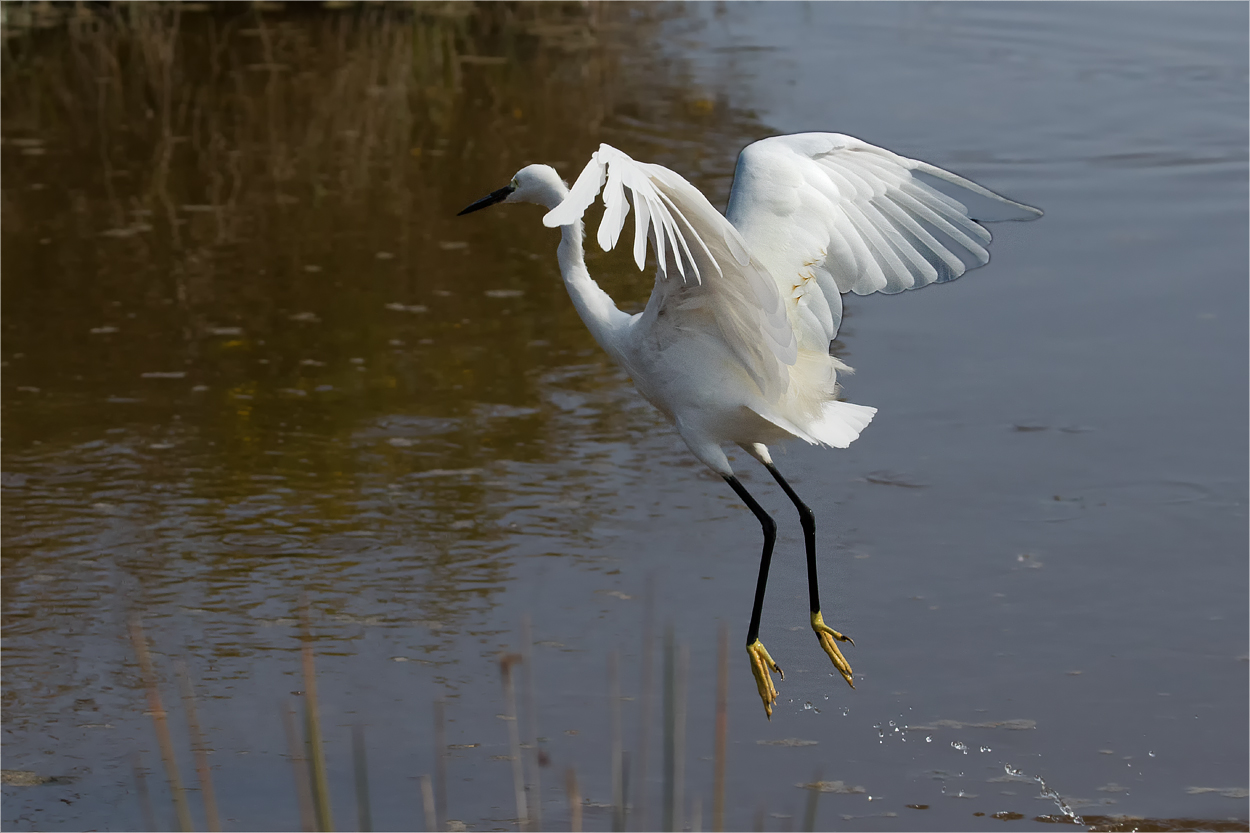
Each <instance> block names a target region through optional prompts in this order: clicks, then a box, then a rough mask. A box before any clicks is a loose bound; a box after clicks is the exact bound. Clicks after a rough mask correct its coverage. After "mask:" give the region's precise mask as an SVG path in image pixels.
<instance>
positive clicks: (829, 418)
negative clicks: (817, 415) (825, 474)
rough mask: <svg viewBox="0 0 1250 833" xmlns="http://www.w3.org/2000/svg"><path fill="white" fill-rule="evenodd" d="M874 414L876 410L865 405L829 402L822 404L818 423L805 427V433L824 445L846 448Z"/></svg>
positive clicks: (870, 420)
mask: <svg viewBox="0 0 1250 833" xmlns="http://www.w3.org/2000/svg"><path fill="white" fill-rule="evenodd" d="M876 413H877V409H876V408H869V407H868V406H866V405H854V404H852V403H850V402H839V401H837V400H836V399H835V400H830V401H828V402H826V403H824V406H823V408H822V411H821V419H820V421H819V422H817V423H814V424H812V425H808V426H807V433H808V434H810V435H811V436H813V437H815V438H816V440H818V441H819V442H821V443H824V444H825V445H831V446H833V447H834V448H846V447H847V446H848V445H850V444H851V443H853V442H854V441H855V440H856V438H858V437H859V434H860V432H861V431H863V430H864V429H865V428H867V427H868V423H870V422H872V418H873V416H874V415H875V414H876Z"/></svg>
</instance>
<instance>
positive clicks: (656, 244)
mask: <svg viewBox="0 0 1250 833" xmlns="http://www.w3.org/2000/svg"><path fill="white" fill-rule="evenodd" d="M600 190H602V191H603V201H604V206H605V209H604V215H603V220H602V222H601V223H600V226H599V231H598V234H597V236H596V237H597V239H598V241H599V245H600V246H601V247H602V248H603V249H604V250H605V251H607V250H609V249H612V248H613V247H615V246H616V244H617V243H618V242H619V239H620V233H621V230H622V229H623V228H624V225H625V221H626V218H627V217H628V214H629V210H630V203H631V202H632V204H633V210H634V245H633V255H634V261H635V263H637V264H638V268H640V269H641V268H643V267H644V264H645V259H646V241H647V240H648V239H649V240H650V241H651V244H652V247H653V248H654V250H655V253H656V260H657V264H658V268H657V272H656V287H655V291H654V293H653V296H652V301H653V303H654V302H655V301H656V298H657V296H658V298H659V303H660V305H661V308H662V307H663V305H664V304H665V303H666V301H667V300H668V299H669V298H675V297H677V295H678V294H680V295H681V297H682V298H683V303H688V302H689V300H690V298H691V293H697V295H698V306H699V307H700V308H702V307H706V308H707V309H709V310H710V311H711V313H712V315H713V317H714V318H715V321H716V324H717V326H718V328H719V329H720V332H721V335H722V336H723V337H724V340H725V343H726V344H727V345H728V346H729V348H730V349H731V350H732V351H733V353H734V355H735V356H736V357H737V358H738V360H739V361H740V362H741V364H742V366H743V368H744V369H745V370H746V371H747V373H748V374H749V375H750V376H751V377H752V378H753V379H754V380H755V382H756V383H757V384H758V385H759V387H760V390H761V392H763V393H764V394H765V396H768V397H779V396H780V395H781V394H783V393H784V392H785V390H786V388H787V386H788V384H789V378H790V375H789V370H788V368H789V367H790V366H792V365H794V364H795V362H796V361H797V360H798V346H797V341H796V339H795V334H794V331H793V328H792V326H791V323H790V319H789V317H788V315H787V313H786V305H785V303H784V302H783V299H782V294H781V292H780V291H779V288H778V286H777V284H776V283H775V282H774V281H773V280H772V278H771V277H770V276H769V274H768V272H767V271H766V270H765V269H764V268H763V267H762V266H761V265H760V263H759V262H758V261H757V260H755V259H753V258H752V256H751V253H750V252H751V249H750V246H748V244H747V243H746V241H744V240H743V239H742V236H741V234H740V233H739V232H738V230H737V229H735V228H734V226H733V225H732V224H730V223H729V221H728V220H726V219H725V218H724V216H722V215H721V213H720V212H719V211H717V210H716V209H715V208H714V207H713V206H712V204H711V203H709V202H708V201H707V198H706V197H704V196H703V194H702V193H700V192H699V190H698V189H697V188H695V187H694V186H693V185H691V184H690V183H689V182H687V181H686V180H685V179H683V178H682V177H681V176H679V175H678V174H676V173H674V172H672V171H670V170H669V169H667V168H665V167H663V166H660V165H653V164H647V163H641V162H635V161H634V160H633V159H631V158H629V157H628V156H627V155H625V154H624V153H622V152H621V151H619V150H617V149H616V148H613V147H611V146H610V145H606V144H605V145H600V146H599V150H597V151H596V152H595V153H594V154H593V155H592V156H591V159H590V162H589V163H588V164H587V165H586V168H585V169H584V170H583V171H582V173H581V175H579V176H578V178H577V181H576V182H575V183H574V185H573V188H572V189H570V191H569V195H568V197H567V198H566V199H565V200H564V201H563V202H562V203H561V204H560V205H558V206H557V207H556V208H554V209H552V210H551V211H550V212H548V214H547V215H546V216H545V217H544V218H543V223H544V225H547V226H549V227H555V226H561V225H568V224H569V223H572V222H574V221H576V220H577V219H579V218H580V217H581V216H582V215H583V214H584V213H585V211H586V209H587V208H589V207H590V204H591V203H592V202H594V200H595V197H596V196H597V195H598V193H599V191H600ZM626 193H628V199H627V198H626ZM679 290H680V293H679ZM826 307H828V304H827V303H826ZM840 311H841V305H840V302H839V315H840ZM761 336H763V337H762V338H761ZM774 401H775V400H774Z"/></svg>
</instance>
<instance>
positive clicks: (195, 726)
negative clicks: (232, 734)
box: [174, 659, 221, 831]
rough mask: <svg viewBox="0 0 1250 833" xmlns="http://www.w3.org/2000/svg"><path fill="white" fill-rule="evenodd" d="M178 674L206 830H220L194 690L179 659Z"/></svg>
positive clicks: (185, 666)
mask: <svg viewBox="0 0 1250 833" xmlns="http://www.w3.org/2000/svg"><path fill="white" fill-rule="evenodd" d="M174 668H175V669H177V672H178V680H179V682H181V684H182V708H183V710H184V711H185V712H186V713H187V730H188V732H189V733H190V735H191V749H192V751H193V752H194V753H195V774H196V777H197V778H198V779H199V781H200V800H201V801H202V802H203V803H204V816H205V820H206V821H207V823H208V829H209V830H212V831H218V830H221V821H220V820H219V818H218V816H217V794H216V793H215V792H214V791H213V776H212V771H211V769H210V767H209V765H208V748H207V747H206V746H205V745H204V735H203V733H202V732H201V731H200V717H199V710H198V709H197V708H196V707H195V689H194V688H193V687H192V685H191V676H190V675H189V674H188V673H187V664H186V663H185V662H183V661H182V660H181V659H179V660H176V661H175V662H174Z"/></svg>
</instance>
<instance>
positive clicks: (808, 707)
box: [803, 700, 812, 710]
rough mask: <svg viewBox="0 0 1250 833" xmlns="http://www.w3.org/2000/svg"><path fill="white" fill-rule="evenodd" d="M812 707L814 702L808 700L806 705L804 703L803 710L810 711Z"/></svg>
mask: <svg viewBox="0 0 1250 833" xmlns="http://www.w3.org/2000/svg"><path fill="white" fill-rule="evenodd" d="M811 707H812V701H811V700H808V701H807V702H806V703H804V704H803V708H804V710H807V709H810V708H811Z"/></svg>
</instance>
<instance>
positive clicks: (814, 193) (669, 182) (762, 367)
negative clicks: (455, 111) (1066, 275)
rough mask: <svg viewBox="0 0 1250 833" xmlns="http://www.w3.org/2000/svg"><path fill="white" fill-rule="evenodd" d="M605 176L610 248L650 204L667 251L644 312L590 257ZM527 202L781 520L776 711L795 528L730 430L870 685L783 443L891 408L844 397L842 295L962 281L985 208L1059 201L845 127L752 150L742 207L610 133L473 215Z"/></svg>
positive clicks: (839, 638)
mask: <svg viewBox="0 0 1250 833" xmlns="http://www.w3.org/2000/svg"><path fill="white" fill-rule="evenodd" d="M935 186H936V187H935ZM939 188H940V189H942V190H939ZM601 189H602V190H603V202H604V206H605V211H604V215H603V220H602V222H601V224H600V226H599V234H598V239H599V245H600V246H601V247H602V248H603V249H604V250H605V251H607V250H609V249H611V248H613V247H614V246H615V245H616V243H617V240H618V239H619V237H620V233H621V230H622V229H623V228H624V226H625V220H626V217H627V216H628V214H629V211H630V204H631V203H632V206H633V211H634V248H633V254H634V260H635V262H636V263H637V264H638V268H639V269H642V268H644V265H645V261H646V250H647V241H648V239H649V240H650V242H651V247H652V249H653V250H654V252H655V255H656V261H657V271H656V279H655V288H654V290H653V291H652V293H651V298H650V300H649V301H648V302H647V306H646V309H644V310H643V311H642V312H640V313H638V314H637V315H628V314H626V313H624V312H622V311H621V310H619V309H618V308H617V307H616V304H614V303H613V302H612V299H611V298H610V297H609V296H608V294H607V293H606V292H604V291H603V290H602V289H600V288H599V285H598V284H596V283H595V282H594V280H593V279H591V277H590V273H589V272H588V271H587V269H586V263H585V260H584V257H583V250H582V233H583V232H582V215H583V213H584V212H585V210H586V209H587V208H588V207H589V206H590V204H591V203H592V202H594V201H595V198H596V197H597V196H598V194H599V192H600V190H601ZM943 191H945V192H947V193H943ZM627 194H628V197H627ZM521 202H528V203H537V204H538V205H541V206H544V207H545V208H547V209H549V211H548V213H547V215H546V216H545V217H544V218H543V224H544V225H546V226H548V227H551V228H554V227H559V228H560V230H561V240H560V247H559V251H558V258H559V262H560V274H561V275H562V276H563V277H564V284H565V287H566V288H567V289H568V293H569V296H570V297H571V298H572V300H573V305H574V307H576V309H577V312H578V314H579V315H580V316H581V318H582V321H584V322H585V323H586V326H587V328H589V330H590V332H591V334H592V335H593V336H594V338H595V340H596V341H597V342H598V343H599V345H600V346H601V347H602V348H603V349H604V350H606V351H607V353H608V355H610V356H611V357H612V358H613V359H614V360H615V361H616V362H617V364H619V365H620V366H621V367H622V368H623V369H624V370H625V372H626V373H628V374H629V376H630V377H631V378H632V379H633V382H634V384H635V386H637V388H638V391H639V392H640V393H641V394H642V395H643V397H644V398H646V400H647V401H648V402H650V403H651V404H652V405H654V406H655V407H656V408H658V409H659V410H660V412H661V413H663V414H664V415H665V416H666V417H668V419H669V420H670V421H671V422H672V423H673V424H674V425H675V426H676V428H677V432H678V434H679V435H680V436H681V438H682V439H683V440H684V441H685V442H686V445H687V446H689V448H690V450H691V451H692V452H694V455H695V456H696V457H698V458H699V459H700V460H701V461H703V463H705V464H706V465H707V466H708V467H709V468H710V469H712V471H714V472H716V473H717V474H719V475H720V476H721V477H723V478H724V479H725V481H726V482H728V483H729V485H730V487H731V488H732V489H733V490H734V492H736V493H737V495H738V497H740V498H741V499H742V500H743V502H744V503H746V505H747V506H748V507H750V509H751V511H752V512H753V513H754V514H755V517H756V518H758V519H759V522H760V525H761V526H762V527H763V531H764V549H763V552H762V554H761V557H760V571H759V578H758V580H757V582H756V587H755V602H754V605H753V607H752V609H751V624H750V626H749V627H748V629H747V653H748V655H749V656H750V660H751V671H752V673H753V674H754V676H755V681H756V685H757V687H758V689H759V694H760V698H761V699H762V700H763V701H764V709H765V712H766V713H767V714H768V716H769V719H771V718H772V706H773V703H774V702H775V701H776V699H777V690H776V688H775V686H774V685H773V681H772V677H771V675H770V674H769V671H770V670H772V671H776V672H777V673H778V674H779V675H781V678H782V679H783V680H784V679H785V675H784V674H783V673H782V671H781V668H780V667H779V666H778V665H777V663H776V662H774V661H773V659H772V657H771V656H769V654H768V651H767V650H765V648H764V645H763V644H762V643H761V642H760V639H759V629H760V613H761V611H762V609H763V604H764V589H765V586H766V584H767V582H768V567H769V562H770V560H771V558H772V551H773V543H774V541H775V540H776V536H777V524H776V522H775V521H774V520H773V519H772V517H771V516H770V515H769V514H768V513H767V512H766V511H764V509H763V507H761V506H760V504H759V503H758V502H757V501H756V500H755V498H753V497H752V496H751V494H750V493H748V492H747V490H746V489H745V488H744V487H743V485H742V483H741V482H739V480H738V478H736V477H735V476H734V472H733V469H732V468H731V467H730V465H729V460H728V459H727V458H726V456H725V452H724V450H723V449H722V446H723V445H724V444H726V443H736V444H737V445H739V446H740V447H742V449H743V450H745V451H746V452H747V453H748V454H750V455H751V456H752V457H754V458H755V459H757V460H759V461H760V463H762V464H763V465H764V467H765V468H767V469H768V471H769V473H770V474H771V475H772V476H773V479H775V480H776V481H777V483H778V485H780V486H781V488H782V490H783V491H784V492H785V493H786V496H787V497H789V498H790V500H791V501H792V502H793V503H794V505H795V507H796V508H797V509H798V512H799V519H800V521H801V523H802V527H803V539H804V545H805V548H806V550H807V583H808V597H809V603H810V609H811V619H810V621H811V626H812V629H813V630H814V631H815V632H816V636H817V639H818V640H819V642H820V645H821V647H822V648H823V649H824V651H825V653H826V654H827V655H828V656H829V658H830V659H831V660H832V661H833V664H834V666H835V667H836V668H837V669H838V671H839V672H840V673H841V674H842V676H843V677H844V678H845V679H846V681H847V682H848V683H850V684H851V687H852V688H854V681H853V678H852V676H851V666H850V665H849V664H848V663H847V661H846V658H845V657H843V655H842V652H841V650H839V648H838V642H851V640H850V638H849V637H846V636H844V635H842V634H841V633H839V632H838V631H836V630H834V629H833V628H831V627H829V626H828V625H826V624H825V622H824V619H823V617H822V615H821V610H820V598H819V591H818V588H817V580H816V521H815V517H814V515H813V514H812V511H811V510H810V509H809V508H808V507H807V506H806V505H805V504H804V503H803V502H802V501H801V500H799V497H798V495H797V494H795V492H794V490H793V489H792V488H791V487H790V484H789V483H787V482H786V480H785V478H783V477H782V476H781V472H779V471H778V470H777V467H776V466H775V465H773V461H772V458H771V457H770V456H769V453H768V444H770V443H774V442H778V441H781V440H785V439H789V438H792V437H798V438H799V439H802V440H806V441H807V442H809V443H812V444H814V445H824V446H833V447H835V448H846V447H847V446H848V445H850V443H851V442H852V441H854V440H855V438H856V437H858V436H859V434H860V432H861V431H863V430H864V428H865V427H866V426H867V425H868V423H869V422H870V421H871V420H872V417H873V414H875V413H876V409H875V408H868V407H864V406H863V405H853V404H851V403H849V402H843V401H840V400H839V399H838V398H837V394H838V390H839V388H838V384H837V374H838V372H839V371H842V372H844V373H845V372H849V371H850V368H849V367H847V366H846V365H845V364H843V363H842V362H841V361H839V360H838V359H837V358H836V357H834V356H833V355H832V354H831V353H830V346H831V343H832V341H833V339H834V338H835V336H836V335H837V333H838V325H839V324H840V323H841V319H842V297H841V296H842V293H845V292H854V293H856V294H858V295H867V294H869V293H873V292H884V293H895V292H901V291H903V290H906V289H915V288H918V287H922V286H927V285H928V284H931V283H937V282H942V281H949V280H953V279H955V278H957V277H959V276H960V275H962V274H963V273H964V272H965V271H967V270H968V269H972V268H976V267H977V266H982V265H984V264H985V263H987V262H988V261H989V254H988V253H987V252H986V250H985V245H986V244H988V243H989V241H990V234H989V232H988V231H986V230H985V229H984V228H983V227H982V226H981V225H980V224H979V223H978V222H977V220H982V221H990V220H1008V219H1011V220H1028V219H1033V218H1035V217H1038V216H1040V215H1041V212H1040V211H1038V210H1037V209H1035V208H1031V207H1029V206H1026V205H1023V204H1021V203H1018V202H1014V201H1012V200H1009V199H1006V198H1004V197H1001V196H999V195H997V194H995V193H993V192H991V191H988V190H986V189H985V188H982V187H981V186H979V185H977V184H976V183H973V182H970V181H969V180H967V179H964V178H962V177H959V176H956V175H955V174H952V173H949V172H947V171H944V170H942V169H941V168H937V167H934V166H933V165H929V164H926V163H924V162H920V161H917V160H915V159H907V158H905V157H902V156H898V155H897V154H894V153H891V152H890V151H888V150H884V149H883V148H879V147H874V146H873V145H870V144H867V143H866V142H862V141H860V140H858V139H854V138H851V137H850V136H843V135H840V134H836V133H802V134H797V135H792V136H776V137H773V138H769V139H764V140H762V141H759V142H755V143H754V144H751V145H748V146H747V147H746V148H745V149H744V150H743V151H742V153H741V154H740V155H739V156H738V165H737V169H736V170H735V172H734V182H733V190H732V191H731V193H730V197H729V206H728V208H727V209H726V212H725V216H722V215H721V214H720V212H718V211H717V210H716V209H715V208H713V207H712V205H711V203H709V202H708V201H707V199H706V198H705V197H704V196H703V194H701V193H700V192H699V191H698V189H696V188H695V187H694V186H693V185H691V184H690V183H689V182H687V181H686V180H685V179H683V178H682V177H680V176H679V175H677V174H676V173H674V172H673V171H670V170H669V169H667V168H664V167H662V166H660V165H653V164H646V163H641V162H635V161H634V160H633V159H631V158H629V157H628V156H626V155H625V154H624V153H622V152H621V151H619V150H617V149H616V148H613V147H611V146H609V145H606V144H605V145H600V147H599V150H598V151H596V152H595V153H594V154H593V155H592V156H591V159H590V163H589V164H588V165H587V166H586V168H585V169H584V170H583V171H582V173H581V175H580V176H579V177H578V178H577V181H576V182H575V183H574V184H573V187H572V189H570V188H568V187H567V186H566V185H565V184H564V182H562V181H561V179H560V176H559V175H558V174H557V173H556V172H555V170H554V169H553V168H551V167H549V166H547V165H529V166H527V167H525V168H522V169H521V170H520V171H518V172H517V174H516V176H515V177H513V179H512V181H511V182H510V183H509V184H508V185H506V186H505V187H503V188H500V189H499V190H497V191H495V192H493V193H491V194H490V195H488V196H486V197H484V198H482V199H480V200H478V201H477V202H475V203H473V204H472V205H470V206H469V207H467V208H465V209H464V210H463V211H461V212H460V213H461V214H468V213H470V212H473V211H477V210H479V209H482V208H486V207H488V206H491V205H495V204H498V203H521ZM969 205H975V211H970V209H969V207H968V206H969ZM851 644H854V643H851Z"/></svg>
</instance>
